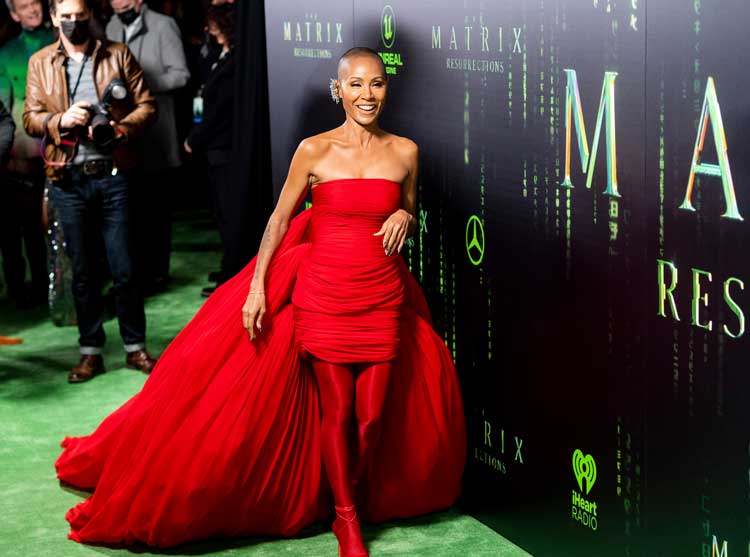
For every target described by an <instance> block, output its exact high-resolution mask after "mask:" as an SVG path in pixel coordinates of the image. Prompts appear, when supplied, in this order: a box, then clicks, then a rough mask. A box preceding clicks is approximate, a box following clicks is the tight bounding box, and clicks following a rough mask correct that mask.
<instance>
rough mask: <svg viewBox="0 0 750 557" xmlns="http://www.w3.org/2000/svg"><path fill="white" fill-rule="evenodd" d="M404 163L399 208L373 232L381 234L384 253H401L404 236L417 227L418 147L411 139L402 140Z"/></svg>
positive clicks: (411, 233)
mask: <svg viewBox="0 0 750 557" xmlns="http://www.w3.org/2000/svg"><path fill="white" fill-rule="evenodd" d="M404 141H405V143H406V146H405V148H404V149H405V156H406V163H407V166H408V169H409V173H408V174H407V176H406V178H405V179H404V183H403V184H402V185H401V188H402V193H401V208H400V209H399V210H398V211H396V212H395V213H393V214H392V215H391V216H390V217H388V219H387V220H386V221H385V222H384V223H383V226H382V227H380V230H379V231H377V232H376V233H375V236H383V249H384V250H385V253H386V255H391V254H392V253H393V252H394V251H395V252H397V253H401V250H402V249H403V247H404V242H406V238H408V237H409V236H412V235H413V234H414V231H415V230H416V228H417V217H416V212H417V172H418V170H419V149H418V148H417V144H416V143H414V142H413V141H411V140H408V139H406V140H404Z"/></svg>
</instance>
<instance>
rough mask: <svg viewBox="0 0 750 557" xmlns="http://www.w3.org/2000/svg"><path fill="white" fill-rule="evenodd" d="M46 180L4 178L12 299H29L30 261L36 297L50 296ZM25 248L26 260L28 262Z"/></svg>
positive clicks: (1, 232)
mask: <svg viewBox="0 0 750 557" xmlns="http://www.w3.org/2000/svg"><path fill="white" fill-rule="evenodd" d="M43 196H44V176H38V177H27V176H23V175H19V174H10V173H5V174H3V175H2V176H0V251H1V252H2V256H3V273H4V274H5V282H6V283H7V284H8V295H9V297H10V298H12V299H16V300H19V301H20V300H22V299H24V298H25V296H26V291H25V290H26V289H25V278H26V260H28V264H29V271H30V274H31V287H32V297H33V298H34V299H36V300H43V299H44V298H46V296H47V288H48V277H47V245H46V242H45V239H44V230H43V228H42V198H43ZM24 247H25V248H26V258H24Z"/></svg>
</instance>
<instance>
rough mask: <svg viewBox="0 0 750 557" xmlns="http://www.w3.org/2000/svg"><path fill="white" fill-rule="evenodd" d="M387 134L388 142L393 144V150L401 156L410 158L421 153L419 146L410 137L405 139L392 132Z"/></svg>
mask: <svg viewBox="0 0 750 557" xmlns="http://www.w3.org/2000/svg"><path fill="white" fill-rule="evenodd" d="M385 134H386V135H385V139H386V141H388V142H389V143H390V144H391V146H392V148H393V149H395V150H396V152H397V153H398V154H399V155H401V156H404V157H410V156H413V155H414V154H416V153H417V152H418V151H419V147H417V144H416V143H415V142H414V141H413V140H411V139H409V138H408V137H403V136H401V135H396V134H395V133H390V132H385Z"/></svg>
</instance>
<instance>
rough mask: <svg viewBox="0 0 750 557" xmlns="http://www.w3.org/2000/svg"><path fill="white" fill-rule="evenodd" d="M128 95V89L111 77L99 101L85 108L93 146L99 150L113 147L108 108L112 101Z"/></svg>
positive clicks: (113, 137) (113, 135)
mask: <svg viewBox="0 0 750 557" xmlns="http://www.w3.org/2000/svg"><path fill="white" fill-rule="evenodd" d="M127 95H128V90H127V88H126V87H125V83H123V82H122V81H121V80H119V79H113V80H112V81H111V82H110V84H109V85H107V88H106V89H105V90H104V94H103V95H102V101H101V103H98V104H94V105H91V106H90V107H88V108H87V109H86V110H88V113H89V124H88V125H89V126H90V127H91V138H92V141H93V142H94V146H95V147H96V148H97V149H98V150H100V151H104V152H107V151H111V150H112V149H113V148H114V147H115V143H116V132H115V128H113V127H112V126H111V125H110V121H111V120H112V115H111V114H110V113H109V109H110V107H111V106H112V103H113V102H114V101H121V100H123V99H124V98H125V97H127Z"/></svg>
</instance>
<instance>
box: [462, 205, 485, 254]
mask: <svg viewBox="0 0 750 557" xmlns="http://www.w3.org/2000/svg"><path fill="white" fill-rule="evenodd" d="M466 253H467V254H468V256H469V261H471V262H472V264H474V265H479V264H480V263H481V262H482V259H484V226H483V225H482V221H481V220H480V219H479V217H478V216H476V215H471V216H470V217H469V222H467V223H466Z"/></svg>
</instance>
